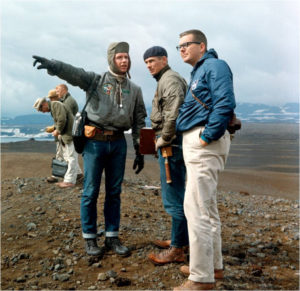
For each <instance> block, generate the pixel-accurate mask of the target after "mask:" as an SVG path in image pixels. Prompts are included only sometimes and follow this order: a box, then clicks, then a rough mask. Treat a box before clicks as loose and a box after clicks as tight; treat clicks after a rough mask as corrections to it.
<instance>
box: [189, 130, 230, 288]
mask: <svg viewBox="0 0 300 291" xmlns="http://www.w3.org/2000/svg"><path fill="white" fill-rule="evenodd" d="M203 130H204V127H196V128H193V129H191V130H189V131H187V132H185V133H184V134H183V156H184V161H185V165H186V169H187V185H186V191H185V199H184V213H185V216H186V218H187V222H188V232H189V242H190V276H189V279H190V280H192V281H196V282H203V283H205V282H206V283H208V282H214V281H215V279H214V269H223V260H222V240H221V222H220V217H219V212H218V207H217V197H216V195H217V185H218V176H219V172H220V171H222V170H223V169H224V166H225V163H226V159H227V157H228V153H229V148H230V135H229V133H228V131H226V132H225V134H224V135H223V136H222V137H221V138H220V139H219V140H217V141H213V142H211V143H210V144H209V145H207V146H205V147H203V146H201V144H200V137H199V134H201V133H202V132H203Z"/></svg>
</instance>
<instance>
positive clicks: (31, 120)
mask: <svg viewBox="0 0 300 291" xmlns="http://www.w3.org/2000/svg"><path fill="white" fill-rule="evenodd" d="M32 124H39V125H51V124H53V118H52V117H51V115H50V114H27V115H19V116H16V117H15V118H9V117H2V118H1V125H2V126H3V125H14V126H16V125H20V126H23V125H32Z"/></svg>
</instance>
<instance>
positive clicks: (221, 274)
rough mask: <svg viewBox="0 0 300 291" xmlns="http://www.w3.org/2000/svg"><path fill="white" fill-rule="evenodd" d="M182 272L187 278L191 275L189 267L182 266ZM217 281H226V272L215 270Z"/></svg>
mask: <svg viewBox="0 0 300 291" xmlns="http://www.w3.org/2000/svg"><path fill="white" fill-rule="evenodd" d="M179 270H180V272H181V273H183V274H184V275H186V276H189V275H190V268H189V266H187V265H184V266H181V267H180V268H179ZM215 279H217V280H219V279H224V272H223V270H222V269H215Z"/></svg>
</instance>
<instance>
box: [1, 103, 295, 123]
mask: <svg viewBox="0 0 300 291" xmlns="http://www.w3.org/2000/svg"><path fill="white" fill-rule="evenodd" d="M146 110H147V118H146V125H147V126H151V122H150V114H151V106H147V108H146ZM235 112H236V114H237V116H238V118H240V119H241V120H242V121H244V122H264V123H266V122H269V123H276V122H277V123H299V103H287V104H285V105H284V106H271V105H266V104H257V103H237V106H236V109H235ZM51 124H53V119H52V117H51V115H50V114H28V115H19V116H16V117H15V118H9V117H2V118H1V126H2V127H9V126H13V127H17V126H20V127H24V126H30V125H39V126H41V128H42V127H45V126H47V125H51Z"/></svg>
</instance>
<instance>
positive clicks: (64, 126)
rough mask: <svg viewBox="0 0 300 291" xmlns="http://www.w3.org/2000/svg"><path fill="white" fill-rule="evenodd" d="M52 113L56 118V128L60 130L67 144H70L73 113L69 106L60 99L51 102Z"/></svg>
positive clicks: (54, 118)
mask: <svg viewBox="0 0 300 291" xmlns="http://www.w3.org/2000/svg"><path fill="white" fill-rule="evenodd" d="M49 106H50V111H51V115H52V117H53V120H54V126H55V129H56V130H57V131H58V132H59V134H60V135H61V137H62V140H63V142H64V143H65V144H69V143H71V142H72V141H73V139H72V127H73V120H74V118H73V114H72V112H71V111H70V109H69V108H68V107H66V106H65V105H64V104H63V103H61V102H60V101H52V102H49Z"/></svg>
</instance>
